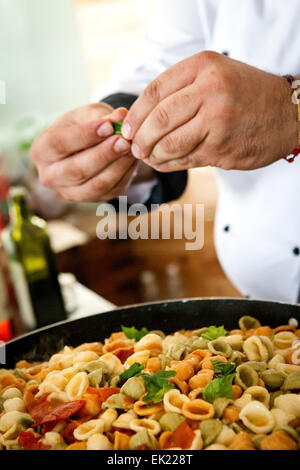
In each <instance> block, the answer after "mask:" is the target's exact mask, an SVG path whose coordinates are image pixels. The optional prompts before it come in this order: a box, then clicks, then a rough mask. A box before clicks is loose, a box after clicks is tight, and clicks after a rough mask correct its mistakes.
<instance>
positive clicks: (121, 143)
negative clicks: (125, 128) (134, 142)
mask: <svg viewBox="0 0 300 470" xmlns="http://www.w3.org/2000/svg"><path fill="white" fill-rule="evenodd" d="M129 150H130V144H129V142H127V140H124V139H122V138H121V139H118V140H117V142H116V143H115V145H114V151H115V152H116V153H125V152H129Z"/></svg>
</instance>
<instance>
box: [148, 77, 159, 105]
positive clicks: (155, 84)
mask: <svg viewBox="0 0 300 470" xmlns="http://www.w3.org/2000/svg"><path fill="white" fill-rule="evenodd" d="M160 88H161V84H160V81H159V79H158V78H156V79H155V80H153V81H152V82H151V83H150V84H149V85H148V86H147V88H146V89H145V91H144V96H145V97H146V98H147V99H148V100H150V101H151V102H153V101H154V102H159V100H160Z"/></svg>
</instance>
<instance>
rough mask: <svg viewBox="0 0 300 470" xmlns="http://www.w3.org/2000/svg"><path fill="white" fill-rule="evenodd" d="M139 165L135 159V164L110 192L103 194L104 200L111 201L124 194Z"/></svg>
mask: <svg viewBox="0 0 300 470" xmlns="http://www.w3.org/2000/svg"><path fill="white" fill-rule="evenodd" d="M137 166H138V162H137V161H134V162H133V165H132V166H131V167H130V168H129V170H128V171H127V172H126V173H125V175H124V176H123V178H121V180H120V181H119V182H118V183H117V185H116V186H115V187H114V188H112V189H111V190H110V192H109V193H107V194H104V195H103V196H102V201H109V200H111V199H114V198H116V197H119V196H121V195H122V194H124V192H125V191H126V189H127V188H128V186H129V185H130V184H131V182H132V180H133V178H134V176H135V173H136V168H137Z"/></svg>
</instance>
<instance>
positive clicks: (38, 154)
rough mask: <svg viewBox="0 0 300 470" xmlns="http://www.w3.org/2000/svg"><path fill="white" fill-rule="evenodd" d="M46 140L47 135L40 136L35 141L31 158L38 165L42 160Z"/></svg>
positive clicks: (31, 150) (31, 149)
mask: <svg viewBox="0 0 300 470" xmlns="http://www.w3.org/2000/svg"><path fill="white" fill-rule="evenodd" d="M44 140H45V133H42V134H40V135H39V136H38V137H36V139H35V140H34V141H33V143H32V145H31V148H30V153H31V156H32V158H33V160H34V162H35V163H36V164H39V163H40V161H41V160H42V156H43V153H44V152H43V148H44Z"/></svg>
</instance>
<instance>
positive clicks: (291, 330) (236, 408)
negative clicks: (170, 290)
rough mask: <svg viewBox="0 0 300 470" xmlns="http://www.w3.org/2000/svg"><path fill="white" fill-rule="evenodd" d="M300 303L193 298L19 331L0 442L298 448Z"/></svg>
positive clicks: (0, 401) (9, 359) (3, 377)
mask: <svg viewBox="0 0 300 470" xmlns="http://www.w3.org/2000/svg"><path fill="white" fill-rule="evenodd" d="M299 312H300V308H299V307H298V306H292V305H287V304H281V303H274V302H262V301H249V300H238V299H188V300H182V301H169V302H158V303H153V304H142V305H135V306H129V307H124V308H120V309H116V310H114V311H112V312H107V313H103V314H99V315H93V316H90V317H85V318H81V319H78V320H74V321H66V322H61V323H59V324H55V325H52V326H50V327H46V328H43V329H40V330H37V331H35V332H33V333H30V334H27V335H24V336H23V337H20V338H18V339H16V340H14V341H11V342H10V343H7V344H6V345H5V355H6V364H4V365H2V366H1V367H3V368H2V369H0V449H1V450H122V451H123V450H166V451H170V450H184V451H186V450H288V451H291V450H293V451H294V450H298V449H300V324H298V321H300V315H299ZM3 348H4V346H3V347H2V352H3V351H4V349H3ZM0 353H1V350H0ZM0 357H3V354H2V356H1V355H0Z"/></svg>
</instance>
